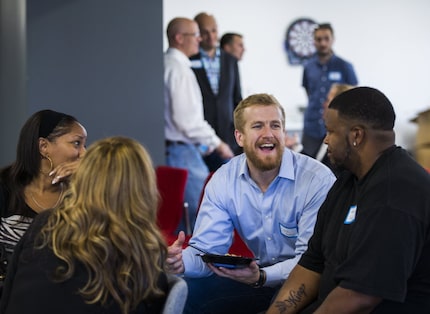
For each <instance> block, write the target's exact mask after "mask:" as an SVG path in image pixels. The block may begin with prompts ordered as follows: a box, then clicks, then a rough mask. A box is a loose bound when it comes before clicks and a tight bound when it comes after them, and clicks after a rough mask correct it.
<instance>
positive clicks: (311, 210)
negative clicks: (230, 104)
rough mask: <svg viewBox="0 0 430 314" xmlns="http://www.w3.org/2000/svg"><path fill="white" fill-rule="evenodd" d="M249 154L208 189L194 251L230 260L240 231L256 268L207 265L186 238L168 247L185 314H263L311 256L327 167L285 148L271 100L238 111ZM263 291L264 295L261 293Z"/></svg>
mask: <svg viewBox="0 0 430 314" xmlns="http://www.w3.org/2000/svg"><path fill="white" fill-rule="evenodd" d="M234 125H235V129H236V130H235V137H236V141H237V143H238V144H239V146H240V147H242V148H243V150H244V154H241V155H239V156H236V157H233V158H232V159H231V160H230V161H229V162H228V163H226V164H225V165H223V166H221V168H219V169H218V170H217V171H216V172H215V174H214V175H213V176H212V178H211V180H210V181H209V182H208V184H207V186H206V189H205V194H204V197H203V201H202V204H201V207H200V210H199V214H198V217H197V220H196V225H195V229H194V233H193V237H192V238H191V240H190V243H193V244H194V245H193V246H195V247H197V248H200V249H202V250H204V251H206V252H210V253H215V254H226V253H227V252H228V249H229V247H230V245H231V244H232V235H233V230H234V229H236V230H237V232H238V233H239V235H240V236H241V238H242V239H243V241H244V242H245V243H246V245H247V246H248V247H249V249H250V250H251V251H252V252H253V253H254V256H255V257H256V258H257V261H252V262H251V264H250V265H249V266H248V267H245V268H240V269H228V268H224V267H215V266H214V265H212V264H206V263H204V262H203V261H202V259H201V258H200V257H199V256H196V254H198V253H200V252H199V251H198V250H196V249H194V248H192V247H188V248H186V249H185V250H182V244H183V242H184V237H185V236H184V234H183V232H180V234H179V236H178V239H177V241H176V242H175V243H174V244H173V245H172V246H170V247H169V252H168V258H167V265H168V270H169V271H170V272H172V273H176V274H184V276H185V278H186V280H187V284H188V288H189V295H188V300H187V303H186V307H185V313H244V312H246V313H256V312H259V311H261V310H263V309H265V308H267V307H268V305H269V304H270V300H271V299H272V298H273V296H274V295H275V293H276V291H277V290H278V289H279V288H280V286H281V284H282V283H283V281H284V280H285V279H286V278H287V277H288V275H289V273H290V271H291V270H292V269H293V267H294V266H295V265H296V263H297V261H298V259H299V258H300V256H301V254H302V253H303V252H304V251H305V250H306V248H307V242H308V240H309V238H310V236H311V235H312V233H313V228H314V224H315V220H316V214H317V211H318V209H319V207H320V205H321V204H322V202H323V201H324V199H325V197H326V194H327V191H328V190H329V189H330V187H331V186H332V184H333V182H334V181H335V177H334V175H333V174H332V172H331V171H330V170H329V169H328V168H327V167H326V166H324V165H323V164H321V163H320V162H318V161H316V160H314V159H312V158H310V157H308V156H305V155H302V154H298V153H295V152H293V151H291V150H289V149H287V148H285V145H284V143H285V136H286V135H285V112H284V109H283V107H282V106H281V105H280V104H279V102H278V101H277V100H276V99H275V98H274V97H273V96H270V95H267V94H256V95H251V96H249V97H248V98H246V99H244V100H243V101H241V102H240V103H239V105H238V106H237V107H236V109H235V111H234ZM255 288H259V289H255Z"/></svg>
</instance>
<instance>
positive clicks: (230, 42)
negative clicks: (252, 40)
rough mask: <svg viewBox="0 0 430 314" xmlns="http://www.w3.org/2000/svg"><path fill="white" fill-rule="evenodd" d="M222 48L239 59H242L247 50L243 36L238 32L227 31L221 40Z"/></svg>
mask: <svg viewBox="0 0 430 314" xmlns="http://www.w3.org/2000/svg"><path fill="white" fill-rule="evenodd" d="M220 46H221V49H222V50H224V51H226V52H228V53H229V54H231V55H233V56H235V57H236V59H237V60H238V61H240V60H242V57H243V53H244V52H245V45H244V44H243V36H242V35H241V34H238V33H225V34H224V35H222V36H221V40H220Z"/></svg>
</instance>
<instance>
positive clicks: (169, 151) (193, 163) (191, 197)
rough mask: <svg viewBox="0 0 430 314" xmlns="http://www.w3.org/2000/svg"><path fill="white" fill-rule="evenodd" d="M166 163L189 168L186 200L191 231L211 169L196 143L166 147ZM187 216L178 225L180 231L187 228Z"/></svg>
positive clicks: (174, 144)
mask: <svg viewBox="0 0 430 314" xmlns="http://www.w3.org/2000/svg"><path fill="white" fill-rule="evenodd" d="M166 164H167V165H168V166H171V167H177V168H185V169H187V170H188V177H187V184H186V186H185V202H187V203H188V213H189V219H190V225H191V231H192V230H193V228H194V223H195V221H196V216H197V210H198V207H199V205H200V204H199V200H200V194H201V193H202V190H203V186H204V184H205V181H206V178H207V176H208V175H209V170H208V167H207V166H206V164H205V163H204V161H203V158H202V156H201V154H200V152H199V150H198V149H197V147H196V146H195V145H192V144H178V143H173V144H170V145H167V147H166ZM185 229H186V228H185V217H183V219H182V221H181V223H180V224H179V227H178V230H177V231H178V232H179V231H181V230H183V231H186V230H185Z"/></svg>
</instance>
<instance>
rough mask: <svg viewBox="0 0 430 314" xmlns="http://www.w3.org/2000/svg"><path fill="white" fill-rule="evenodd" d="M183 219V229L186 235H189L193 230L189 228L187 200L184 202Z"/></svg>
mask: <svg viewBox="0 0 430 314" xmlns="http://www.w3.org/2000/svg"><path fill="white" fill-rule="evenodd" d="M184 220H185V229H186V231H187V235H189V234H191V233H192V232H193V230H191V222H190V213H189V211H188V203H187V202H184Z"/></svg>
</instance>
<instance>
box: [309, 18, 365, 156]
mask: <svg viewBox="0 0 430 314" xmlns="http://www.w3.org/2000/svg"><path fill="white" fill-rule="evenodd" d="M333 42H334V34H333V29H332V27H331V25H330V24H319V25H318V26H317V27H316V28H315V30H314V44H315V48H316V55H315V56H314V57H313V58H311V59H310V60H309V61H308V63H307V64H306V65H305V68H304V72H303V87H304V88H305V90H306V93H307V95H308V98H309V102H308V106H307V108H306V111H305V115H304V125H303V137H302V145H303V151H302V153H303V154H306V155H308V156H311V157H314V158H315V157H316V156H317V154H318V151H319V149H320V147H321V144H322V143H323V140H324V137H325V134H326V129H325V127H324V121H323V112H324V106H323V105H324V102H325V101H326V98H327V94H328V92H329V90H330V87H331V85H332V84H333V83H343V84H349V85H357V84H358V81H357V77H356V75H355V72H354V68H353V67H352V65H351V63H349V62H347V61H345V60H343V59H341V58H339V57H338V56H336V55H335V54H334V52H333V49H332V46H333Z"/></svg>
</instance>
